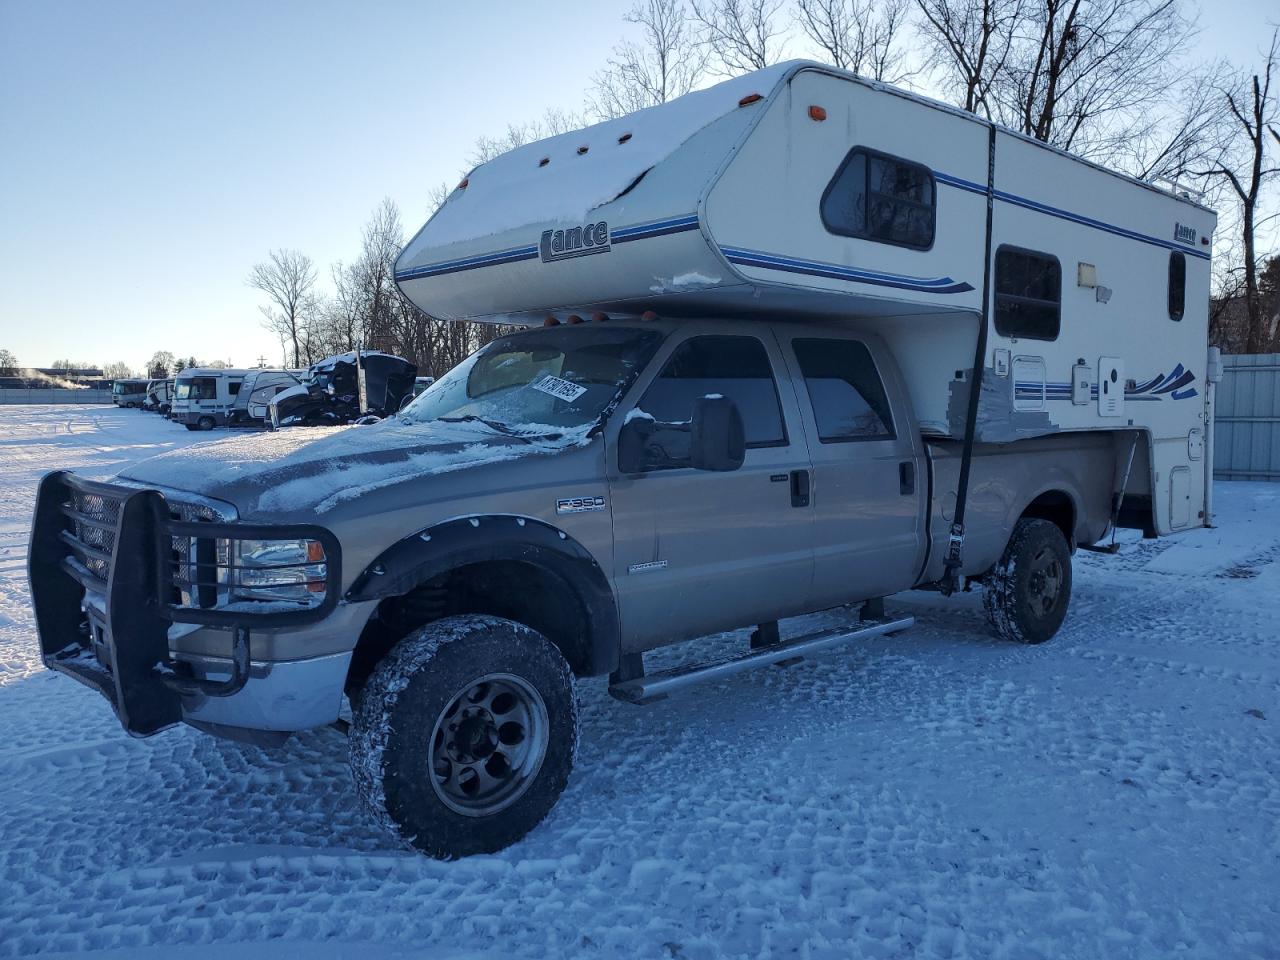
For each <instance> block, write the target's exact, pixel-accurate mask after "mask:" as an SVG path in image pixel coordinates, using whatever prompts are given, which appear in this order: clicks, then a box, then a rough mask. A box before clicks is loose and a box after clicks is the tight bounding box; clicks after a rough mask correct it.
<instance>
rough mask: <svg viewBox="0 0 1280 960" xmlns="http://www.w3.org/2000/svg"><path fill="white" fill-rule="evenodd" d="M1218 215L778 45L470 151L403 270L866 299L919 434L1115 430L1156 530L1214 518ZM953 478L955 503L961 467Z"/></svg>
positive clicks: (515, 311) (768, 297) (461, 307)
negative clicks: (675, 91) (737, 64)
mask: <svg viewBox="0 0 1280 960" xmlns="http://www.w3.org/2000/svg"><path fill="white" fill-rule="evenodd" d="M1215 220H1216V218H1215V215H1214V213H1213V211H1212V210H1209V209H1208V208H1206V207H1204V206H1201V205H1200V204H1198V203H1196V202H1194V201H1193V200H1191V199H1189V198H1188V197H1187V196H1185V195H1177V194H1175V193H1172V192H1169V191H1167V190H1164V189H1161V188H1158V187H1157V186H1154V185H1152V184H1149V183H1144V182H1141V181H1138V180H1135V179H1132V178H1130V177H1126V176H1123V175H1121V174H1118V173H1115V172H1113V171H1110V170H1107V169H1104V168H1102V167H1099V166H1097V165H1094V164H1092V163H1089V162H1087V161H1084V160H1081V159H1079V158H1077V157H1073V156H1071V155H1069V154H1067V153H1065V152H1062V151H1059V150H1056V149H1053V148H1051V147H1048V146H1046V145H1045V144H1043V143H1040V142H1038V141H1035V140H1032V139H1029V138H1027V137H1025V136H1022V135H1020V134H1018V133H1015V132H1013V131H1010V130H1007V129H1004V128H1002V127H999V126H996V125H993V124H991V123H989V122H987V121H985V120H983V119H981V118H979V117H976V116H974V115H972V114H968V113H966V112H964V111H961V110H958V109H956V108H953V107H950V106H946V105H943V104H940V103H936V102H933V101H930V100H927V99H924V98H922V97H918V96H915V95H913V94H909V93H906V92H903V91H900V90H896V89H894V88H892V87H888V86H885V85H882V84H878V83H874V82H871V81H867V80H863V79H860V78H858V77H855V76H853V75H851V74H847V73H844V72H841V71H838V70H835V69H832V68H829V67H825V66H821V65H818V64H812V63H804V62H792V63H787V64H781V65H779V66H776V67H771V68H769V69H766V70H762V71H759V72H756V73H753V74H748V75H746V76H744V77H740V78H737V79H735V80H731V81H728V82H726V83H722V84H719V85H718V86H715V87H712V88H710V89H708V90H704V91H699V92H697V93H693V94H689V95H687V96H685V97H681V98H680V99H678V100H675V101H672V102H671V103H668V104H664V105H662V106H658V107H653V108H650V109H648V110H643V111H640V112H638V113H635V114H632V115H630V116H627V117H623V118H621V119H618V120H612V121H608V122H605V123H601V124H597V125H595V126H592V127H588V128H587V129H585V130H581V131H577V132H574V133H568V134H564V135H562V136H557V137H553V138H550V139H548V140H543V141H540V142H538V143H533V144H529V145H527V146H524V147H520V148H518V149H516V150H513V151H511V152H509V153H507V154H504V155H503V156H500V157H498V158H496V159H494V160H492V161H490V162H488V163H485V164H482V165H481V166H479V167H477V168H476V169H475V170H473V171H472V172H471V173H470V174H469V175H468V176H467V178H466V179H465V180H463V181H462V183H461V184H459V185H458V187H457V188H456V189H455V190H454V191H453V192H452V194H451V195H450V196H449V198H448V200H447V201H446V203H445V204H444V205H443V206H442V207H441V208H440V209H439V210H438V211H437V212H436V214H435V215H434V216H433V217H432V219H431V220H430V221H429V222H428V223H427V224H426V226H424V227H423V228H422V230H421V231H419V233H418V234H417V235H416V236H415V237H414V239H413V240H412V241H411V242H410V243H409V244H408V245H407V246H406V248H405V250H404V252H403V253H402V254H401V256H400V259H399V261H398V262H397V265H396V279H397V281H398V282H399V284H400V287H401V289H402V290H403V291H404V292H405V294H406V295H407V296H408V297H409V298H410V299H411V300H412V301H413V302H414V303H416V304H417V305H418V306H419V307H421V308H422V309H424V310H425V311H427V312H428V313H430V314H431V315H433V316H436V317H442V318H449V319H470V320H481V321H488V322H494V323H515V324H531V323H542V322H544V318H546V317H548V316H554V317H558V318H560V319H561V320H564V319H566V318H567V317H569V316H571V315H575V314H576V315H579V316H590V315H592V314H595V313H600V314H605V315H608V314H613V315H619V314H626V315H633V316H634V315H639V314H643V313H644V312H646V311H655V312H656V313H658V314H660V315H662V316H664V317H689V318H698V317H751V316H760V317H769V318H773V319H777V318H778V317H780V316H783V317H795V318H797V319H804V320H814V319H820V320H829V321H836V322H839V321H842V320H848V321H854V322H857V323H858V324H859V325H860V326H866V325H867V324H871V325H872V326H873V327H874V329H875V330H876V332H877V333H878V334H879V335H880V336H881V337H882V338H883V339H884V340H885V341H886V342H887V343H888V344H889V346H890V348H891V350H892V351H893V353H894V355H895V357H896V359H897V361H898V364H899V365H900V367H901V368H902V371H903V374H904V376H905V378H906V381H907V386H908V388H909V392H910V395H911V398H912V403H913V405H914V406H915V409H916V415H917V418H918V419H919V421H920V423H921V430H922V432H923V433H924V434H925V435H926V436H935V437H951V438H954V439H958V440H963V441H965V447H966V450H968V449H970V448H971V446H972V444H973V443H1013V442H1015V441H1018V440H1022V439H1025V438H1031V437H1038V436H1045V435H1049V434H1055V433H1061V432H1067V431H1075V432H1079V431H1102V432H1106V433H1108V434H1111V435H1112V440H1113V442H1114V444H1115V445H1116V448H1117V451H1119V452H1121V453H1123V454H1124V455H1123V456H1118V457H1117V458H1116V459H1117V462H1118V463H1119V464H1120V465H1121V466H1120V467H1118V468H1117V471H1116V472H1117V476H1116V478H1115V491H1116V494H1117V496H1118V497H1119V496H1121V494H1123V511H1122V513H1123V519H1124V521H1125V522H1126V524H1127V525H1131V526H1138V527H1141V528H1142V529H1143V530H1144V531H1145V532H1147V533H1148V534H1150V535H1154V534H1156V533H1168V532H1171V531H1174V530H1179V529H1184V528H1188V527H1191V526H1197V525H1200V524H1202V523H1205V522H1207V496H1208V484H1207V482H1206V477H1207V476H1208V470H1209V466H1208V460H1207V458H1206V457H1205V448H1206V442H1207V439H1208V438H1207V433H1208V431H1209V430H1210V429H1211V425H1212V409H1211V402H1212V401H1211V396H1212V395H1211V391H1210V390H1209V389H1207V387H1208V384H1207V383H1206V370H1207V368H1208V363H1207V331H1208V296H1209V262H1210V239H1211V236H1212V233H1213V230H1214V226H1215ZM975 381H977V382H978V383H979V384H980V389H979V390H978V391H976V394H977V397H976V401H977V402H976V403H972V404H971V403H970V394H971V392H974V391H971V389H970V388H971V385H972V384H973V383H974V382H975ZM966 459H967V458H966ZM966 471H967V468H966ZM958 500H959V503H960V506H959V508H958V510H956V516H955V520H956V521H957V522H960V523H962V521H963V512H964V505H963V504H964V500H965V485H964V481H962V482H961V488H960V491H959V496H958ZM948 519H949V520H950V519H951V518H950V517H948Z"/></svg>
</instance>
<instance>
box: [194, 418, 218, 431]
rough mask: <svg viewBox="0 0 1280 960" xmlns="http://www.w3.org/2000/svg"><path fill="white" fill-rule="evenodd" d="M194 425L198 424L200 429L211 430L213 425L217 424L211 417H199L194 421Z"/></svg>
mask: <svg viewBox="0 0 1280 960" xmlns="http://www.w3.org/2000/svg"><path fill="white" fill-rule="evenodd" d="M196 426H198V427H199V428H200V429H201V430H212V429H213V428H214V427H215V426H217V424H216V422H215V421H214V419H213V417H201V418H200V419H199V420H198V421H197V422H196Z"/></svg>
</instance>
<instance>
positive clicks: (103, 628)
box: [27, 472, 342, 737]
mask: <svg viewBox="0 0 1280 960" xmlns="http://www.w3.org/2000/svg"><path fill="white" fill-rule="evenodd" d="M91 499H93V500H94V502H97V503H100V504H103V505H104V506H103V509H102V510H101V511H99V512H95V511H92V510H88V509H81V507H82V505H83V504H84V503H85V502H86V501H88V500H91ZM108 503H112V504H117V507H116V509H114V510H111V509H108V508H107V507H106V506H105V505H106V504H108ZM78 534H79V535H78ZM175 538H178V540H179V541H180V542H187V543H190V545H191V551H193V552H192V553H191V554H189V555H187V556H185V557H184V556H179V555H176V554H175V550H174V542H175ZM292 539H307V540H316V541H318V542H319V543H320V544H321V545H322V546H323V547H324V552H325V559H324V561H322V562H323V564H324V567H325V575H324V580H323V583H324V599H323V600H322V601H321V603H319V604H318V605H315V606H311V607H305V606H301V605H299V606H298V607H297V608H296V609H285V610H280V609H263V610H262V611H255V610H253V609H252V606H253V602H252V601H240V602H239V603H238V604H237V605H236V606H234V607H233V608H231V609H218V608H217V607H216V606H215V604H216V603H217V590H218V588H219V586H222V587H226V584H225V583H220V581H219V579H218V571H219V570H226V571H228V572H229V573H233V572H235V571H238V570H239V569H241V568H240V567H238V566H236V563H235V559H234V558H235V557H236V556H237V553H236V551H234V550H228V551H227V561H226V562H219V560H218V552H217V542H218V541H219V540H222V541H228V542H230V541H235V540H292ZM192 556H194V560H193V559H191V557H192ZM319 563H320V562H316V561H312V562H307V563H297V564H277V565H273V566H271V567H268V568H267V569H277V570H278V569H284V568H289V567H293V568H298V567H315V566H318V565H319ZM27 567H28V574H29V576H30V579H31V597H32V602H33V605H34V607H35V616H36V627H37V630H38V632H39V635H40V653H41V657H42V659H43V660H44V664H45V666H47V667H48V668H49V669H51V670H56V671H58V672H59V673H65V674H67V675H68V676H70V677H74V678H75V679H76V680H78V681H80V682H81V683H83V684H85V685H86V686H89V687H92V688H93V689H95V690H97V691H98V692H99V693H100V694H102V695H103V696H104V697H106V698H107V700H108V701H110V703H111V706H112V708H113V709H114V710H115V712H116V716H117V717H118V718H119V720H120V723H121V725H122V726H123V727H124V728H125V730H127V731H128V732H129V733H130V734H132V735H133V736H136V737H147V736H151V735H152V734H154V733H158V732H159V731H161V730H163V729H165V728H166V727H169V726H172V725H174V724H176V723H179V722H180V721H181V720H182V700H183V698H184V697H185V698H193V697H194V698H199V697H225V696H230V695H232V694H234V693H236V692H238V691H239V690H241V689H242V688H243V687H244V685H245V683H246V682H248V679H249V657H250V630H251V628H253V629H267V628H271V629H275V628H281V627H296V626H303V625H305V624H309V623H314V622H316V621H318V620H321V619H323V618H324V617H326V616H328V615H329V613H330V612H331V611H332V610H333V608H334V607H335V606H336V605H337V603H338V599H339V597H338V590H339V585H340V584H341V582H342V573H341V550H340V547H339V545H338V541H337V538H336V537H334V535H333V534H332V533H330V532H329V531H328V530H326V529H324V528H323V527H318V526H312V525H309V524H291V525H282V526H272V525H262V524H242V523H226V522H206V521H185V520H175V519H173V518H172V517H171V516H170V512H169V504H168V503H167V502H166V501H165V499H164V497H163V496H162V495H161V494H160V493H159V492H158V491H155V490H136V489H133V488H130V487H118V486H113V485H111V484H106V483H98V482H95V481H91V480H84V479H81V478H80V477H77V476H75V475H73V474H70V473H66V472H56V473H51V474H49V475H48V476H46V477H45V478H44V479H43V480H42V481H41V483H40V490H39V493H38V495H37V498H36V511H35V519H34V522H33V524H32V528H31V545H30V550H29V553H28V560H27ZM254 569H255V570H261V569H263V568H262V567H255V568H254ZM192 570H194V571H195V572H194V575H193V574H192V573H191V572H190V571H192ZM184 571H185V575H183V574H184ZM228 579H232V578H231V577H229V578H228ZM310 582H316V581H310ZM317 585H318V583H317ZM184 587H186V588H187V593H188V596H189V599H190V603H184V602H182V593H183V588H184ZM86 593H92V594H96V595H99V596H101V597H103V598H104V600H105V603H104V604H103V607H104V608H105V609H101V610H100V609H98V608H97V606H96V605H90V604H86V603H84V600H85V597H86ZM276 605H277V604H272V605H271V606H272V607H274V606H276ZM263 606H264V608H265V607H267V605H266V604H264V605H263ZM82 607H85V608H87V609H82ZM173 623H190V624H199V625H202V626H207V627H213V628H216V629H221V630H226V631H228V634H229V643H228V650H227V656H228V658H229V659H230V661H231V676H230V677H229V678H228V679H227V680H222V681H212V680H204V679H200V678H197V677H195V676H193V675H191V673H190V668H189V667H188V666H187V665H186V664H183V663H180V662H176V661H174V660H173V659H172V658H171V657H170V656H169V625H170V624H173Z"/></svg>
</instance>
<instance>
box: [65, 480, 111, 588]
mask: <svg viewBox="0 0 1280 960" xmlns="http://www.w3.org/2000/svg"><path fill="white" fill-rule="evenodd" d="M69 506H70V507H71V508H72V510H74V511H75V514H73V515H72V517H71V519H72V521H73V522H74V524H75V537H76V539H77V540H79V541H80V542H81V543H83V544H84V545H85V546H86V547H89V548H90V550H89V551H87V552H86V554H85V556H84V557H83V561H82V562H83V563H84V566H85V567H86V568H88V570H89V572H90V573H92V574H93V575H94V576H95V577H97V578H98V579H99V580H101V581H102V582H103V584H104V585H105V584H106V582H107V576H108V574H109V573H110V572H111V558H112V557H113V556H114V555H115V552H116V534H115V527H116V522H117V521H118V520H119V518H120V500H118V499H117V498H115V497H108V496H103V495H102V494H97V493H82V492H81V491H79V490H75V489H72V490H71V503H70V504H69ZM76 514H78V515H76Z"/></svg>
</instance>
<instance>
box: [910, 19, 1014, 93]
mask: <svg viewBox="0 0 1280 960" xmlns="http://www.w3.org/2000/svg"><path fill="white" fill-rule="evenodd" d="M1029 2H1031V0H916V7H917V8H918V9H919V11H920V14H921V16H922V17H923V20H922V21H921V22H920V24H919V33H920V39H921V41H922V45H923V47H924V51H925V56H926V62H927V63H928V64H929V66H930V67H932V68H933V69H934V70H935V72H936V73H938V74H939V75H940V78H941V81H942V84H943V86H944V87H945V88H948V89H950V90H952V91H955V93H954V99H955V101H956V102H957V103H958V104H959V105H960V106H962V107H964V108H965V109H966V110H968V111H970V112H972V113H981V114H983V115H984V116H987V117H991V116H992V114H993V111H992V109H991V102H990V96H991V90H992V87H993V86H994V85H995V83H996V81H997V80H998V79H1000V78H1002V77H1003V75H1004V69H1005V64H1006V62H1007V61H1008V59H1009V55H1010V53H1011V52H1012V51H1013V47H1014V41H1015V39H1016V37H1017V33H1018V28H1019V26H1020V24H1021V23H1022V20H1023V18H1024V16H1025V14H1024V8H1025V7H1026V5H1027V4H1028V3H1029Z"/></svg>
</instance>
